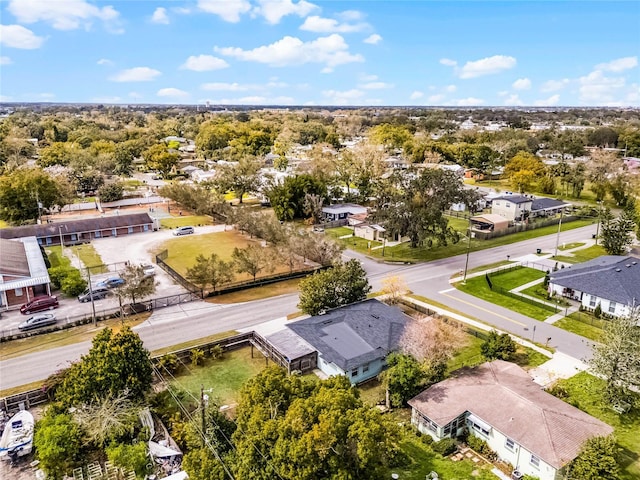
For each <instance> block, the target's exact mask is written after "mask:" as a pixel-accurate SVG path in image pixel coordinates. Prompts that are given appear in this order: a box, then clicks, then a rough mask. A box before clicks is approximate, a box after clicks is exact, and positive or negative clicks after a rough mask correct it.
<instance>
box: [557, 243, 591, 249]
mask: <svg viewBox="0 0 640 480" xmlns="http://www.w3.org/2000/svg"><path fill="white" fill-rule="evenodd" d="M584 245H585V243H584V242H571V243H563V244H562V245H560V246H559V247H558V248H559V249H560V250H571V249H573V248H578V247H582V246H584Z"/></svg>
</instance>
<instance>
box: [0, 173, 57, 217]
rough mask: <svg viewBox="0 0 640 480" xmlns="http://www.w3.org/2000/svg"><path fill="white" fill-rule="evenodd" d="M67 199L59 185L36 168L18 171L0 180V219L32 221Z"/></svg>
mask: <svg viewBox="0 0 640 480" xmlns="http://www.w3.org/2000/svg"><path fill="white" fill-rule="evenodd" d="M67 199H68V198H67V192H66V191H65V189H64V188H63V185H62V184H61V183H60V182H59V181H58V180H56V179H54V178H53V177H51V176H49V175H48V174H46V173H45V172H43V171H42V170H40V169H37V168H19V169H16V170H14V171H13V172H10V173H9V174H7V175H3V176H2V177H0V220H6V221H7V222H10V223H12V224H20V223H23V222H26V221H28V220H35V219H37V218H38V216H39V214H40V213H42V212H43V211H45V210H48V209H50V208H52V207H54V206H58V207H62V206H63V205H65V204H66V203H67ZM38 202H39V204H40V208H38Z"/></svg>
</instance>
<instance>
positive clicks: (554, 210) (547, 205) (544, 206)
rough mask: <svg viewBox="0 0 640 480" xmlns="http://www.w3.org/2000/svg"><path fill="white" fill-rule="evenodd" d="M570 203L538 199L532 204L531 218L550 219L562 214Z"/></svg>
mask: <svg viewBox="0 0 640 480" xmlns="http://www.w3.org/2000/svg"><path fill="white" fill-rule="evenodd" d="M569 207H571V204H570V203H567V202H563V201H562V200H556V199H555V198H545V197H541V198H536V199H534V200H533V202H532V203H531V217H550V216H554V215H557V214H559V213H561V212H562V211H563V210H564V209H565V208H569Z"/></svg>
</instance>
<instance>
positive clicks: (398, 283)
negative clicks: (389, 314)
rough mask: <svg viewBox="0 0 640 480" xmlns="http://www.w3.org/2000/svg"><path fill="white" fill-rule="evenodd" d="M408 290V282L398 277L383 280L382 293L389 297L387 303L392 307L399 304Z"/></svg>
mask: <svg viewBox="0 0 640 480" xmlns="http://www.w3.org/2000/svg"><path fill="white" fill-rule="evenodd" d="M408 290H409V287H407V282H405V281H404V279H403V278H402V277H400V276H398V275H392V276H390V277H386V278H383V279H382V293H384V294H385V295H386V296H387V297H386V299H385V301H386V302H387V303H389V304H391V305H395V304H396V303H398V301H399V300H400V298H401V297H402V295H404V294H405V293H406V292H407V291H408Z"/></svg>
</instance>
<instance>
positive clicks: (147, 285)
mask: <svg viewBox="0 0 640 480" xmlns="http://www.w3.org/2000/svg"><path fill="white" fill-rule="evenodd" d="M120 277H121V278H122V280H124V283H123V284H122V285H121V286H119V287H117V288H115V289H114V292H115V294H116V295H117V296H118V298H119V299H120V301H122V299H123V298H130V299H131V303H136V301H137V300H140V299H142V298H144V297H146V296H148V295H151V294H152V293H153V292H155V291H156V282H155V280H154V279H153V277H150V276H147V275H145V273H144V268H143V267H142V265H134V264H129V265H127V266H126V267H125V268H124V270H123V271H122V272H120Z"/></svg>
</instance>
